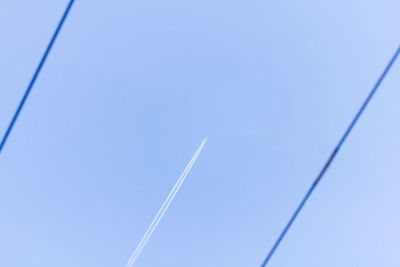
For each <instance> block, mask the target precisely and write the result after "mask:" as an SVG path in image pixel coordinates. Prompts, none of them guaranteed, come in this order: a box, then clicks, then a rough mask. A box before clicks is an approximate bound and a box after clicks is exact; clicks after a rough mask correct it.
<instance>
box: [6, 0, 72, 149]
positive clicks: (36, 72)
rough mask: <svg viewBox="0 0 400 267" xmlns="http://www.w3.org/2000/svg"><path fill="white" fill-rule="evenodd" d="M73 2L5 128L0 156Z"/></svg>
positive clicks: (69, 4) (70, 3) (70, 2)
mask: <svg viewBox="0 0 400 267" xmlns="http://www.w3.org/2000/svg"><path fill="white" fill-rule="evenodd" d="M74 1H75V0H70V1H69V3H68V5H67V7H66V9H65V11H64V14H63V15H62V17H61V20H60V22H59V23H58V25H57V28H56V30H55V32H54V34H53V36H52V37H51V40H50V42H49V44H48V45H47V48H46V50H45V52H44V54H43V57H42V59H41V60H40V62H39V65H38V66H37V68H36V71H35V73H34V74H33V76H32V79H31V81H30V82H29V85H28V87H27V88H26V91H25V94H24V96H23V97H22V99H21V102H20V103H19V105H18V107H17V110H16V111H15V113H14V116H13V117H12V119H11V122H10V124H9V125H8V128H7V130H6V132H5V133H4V136H3V138H2V139H1V143H0V154H1V152H2V150H3V148H4V145H5V143H6V142H7V139H8V136H9V135H10V133H11V130H12V129H13V127H14V124H15V122H16V121H17V119H18V116H19V114H20V113H21V110H22V108H23V107H24V104H25V102H26V100H27V98H28V96H29V93H30V92H31V90H32V87H33V86H34V84H35V82H36V79H37V77H38V76H39V73H40V71H41V70H42V68H43V65H44V63H45V62H46V59H47V57H48V55H49V53H50V50H51V48H52V47H53V45H54V42H55V41H56V39H57V36H58V34H59V32H60V30H61V28H62V26H63V24H64V22H65V19H66V18H67V16H68V13H69V11H70V10H71V7H72V5H73V3H74Z"/></svg>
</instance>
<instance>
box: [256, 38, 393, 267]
mask: <svg viewBox="0 0 400 267" xmlns="http://www.w3.org/2000/svg"><path fill="white" fill-rule="evenodd" d="M399 54H400V46H399V47H398V48H397V50H396V52H395V53H394V55H393V57H392V59H391V60H390V62H389V64H388V65H387V66H386V68H385V70H384V71H383V73H382V74H381V76H380V77H379V79H378V81H377V82H376V83H375V86H374V87H373V88H372V90H371V92H370V93H369V95H368V97H367V98H366V99H365V101H364V103H363V104H362V106H361V108H360V109H359V110H358V112H357V114H356V116H355V117H354V119H353V120H352V121H351V123H350V125H349V127H348V128H347V130H346V131H345V133H344V134H343V136H342V138H341V139H340V141H339V143H338V144H337V146H336V147H335V149H334V150H333V151H332V153H331V156H330V157H329V159H328V161H327V162H326V163H325V165H324V167H323V168H322V170H321V172H320V173H319V174H318V176H317V178H316V179H315V180H314V182H313V184H312V185H311V187H310V188H309V189H308V191H307V193H306V195H305V196H304V198H303V200H302V201H301V202H300V204H299V206H298V207H297V209H296V210H295V212H294V213H293V215H292V217H291V218H290V220H289V222H288V223H287V224H286V226H285V228H284V229H283V231H282V232H281V234H280V235H279V237H278V239H277V240H276V241H275V243H274V245H273V246H272V248H271V250H270V251H269V253H268V255H267V257H266V258H265V260H264V261H263V263H262V264H261V267H265V266H266V265H267V264H268V262H269V261H270V259H271V257H272V256H273V255H274V253H275V251H276V249H277V248H278V246H279V244H280V243H281V242H282V240H283V238H284V237H285V235H286V233H287V232H288V231H289V229H290V227H291V226H292V224H293V222H294V221H295V220H296V218H297V216H298V215H299V213H300V212H301V210H302V209H303V207H304V205H305V204H306V202H307V200H308V198H309V197H310V196H311V194H312V193H313V191H314V189H315V188H316V187H317V185H318V183H319V182H320V180H321V179H322V177H323V176H324V175H325V173H326V171H327V170H328V168H329V166H330V165H331V163H332V161H333V160H334V159H335V157H336V155H337V153H338V152H339V150H340V148H341V147H342V145H343V144H344V142H345V141H346V139H347V137H348V136H349V134H350V132H351V130H353V128H354V126H355V125H356V123H357V121H358V120H359V119H360V117H361V115H362V114H363V112H364V110H365V109H366V107H367V106H368V104H369V102H370V101H371V99H372V98H373V97H374V95H375V93H376V91H377V90H378V88H379V86H380V85H381V83H382V81H383V79H384V78H385V77H386V75H387V73H388V72H389V70H390V68H391V67H392V65H393V63H394V62H395V61H396V59H397V57H398V56H399Z"/></svg>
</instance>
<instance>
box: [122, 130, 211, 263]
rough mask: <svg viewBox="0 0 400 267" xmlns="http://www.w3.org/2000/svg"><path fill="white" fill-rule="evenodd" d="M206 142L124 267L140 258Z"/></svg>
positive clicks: (205, 140)
mask: <svg viewBox="0 0 400 267" xmlns="http://www.w3.org/2000/svg"><path fill="white" fill-rule="evenodd" d="M206 142H207V138H205V139H204V140H203V142H201V144H200V146H199V148H198V149H197V151H196V153H195V154H194V156H193V158H192V159H191V160H190V161H189V163H188V164H187V166H186V168H185V170H184V171H183V172H182V174H181V176H180V177H179V179H178V181H177V182H176V184H175V185H174V187H173V188H172V190H171V192H170V193H169V194H168V197H167V198H166V199H165V201H164V203H163V204H162V205H161V208H160V209H159V211H158V212H157V214H156V216H155V217H154V219H153V221H152V222H151V224H150V226H149V227H148V228H147V230H146V232H145V233H144V235H143V237H142V238H141V239H140V241H139V244H138V245H137V247H136V249H135V251H134V252H133V253H132V256H131V257H130V258H129V261H128V263H127V264H126V265H125V267H132V266H133V265H134V264H135V262H136V260H137V258H138V257H139V256H140V254H141V252H142V250H143V248H144V247H145V246H146V244H147V242H148V241H149V239H150V237H151V235H152V234H153V232H154V230H155V229H156V228H157V226H158V224H159V223H160V221H161V219H162V218H163V216H164V214H165V212H166V211H167V209H168V207H169V205H171V203H172V201H173V200H174V197H175V195H176V193H177V192H178V191H179V189H180V188H181V186H182V184H183V182H184V181H185V179H186V176H187V175H188V173H189V172H190V169H191V168H192V166H193V164H194V162H195V161H196V159H197V157H198V156H199V154H200V152H201V150H202V149H203V147H204V145H205V143H206Z"/></svg>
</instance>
